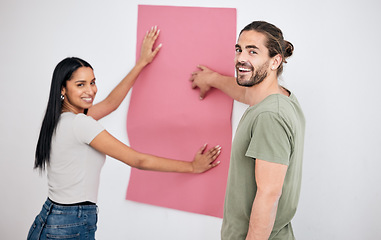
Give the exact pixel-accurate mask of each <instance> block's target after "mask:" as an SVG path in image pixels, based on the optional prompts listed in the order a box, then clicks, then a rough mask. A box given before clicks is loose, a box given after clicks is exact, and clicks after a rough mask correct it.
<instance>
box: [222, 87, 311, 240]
mask: <svg viewBox="0 0 381 240" xmlns="http://www.w3.org/2000/svg"><path fill="white" fill-rule="evenodd" d="M304 129H305V119H304V115H303V112H302V110H301V108H300V105H299V103H298V100H297V99H296V97H295V96H294V95H293V94H292V93H291V94H290V96H289V97H287V96H285V95H281V94H273V95H270V96H268V97H267V98H265V99H264V100H263V101H262V102H260V103H258V104H256V105H254V106H251V107H249V108H248V109H247V110H246V112H245V113H244V115H243V116H242V118H241V121H240V123H239V125H238V127H237V131H236V134H235V137H234V140H233V144H232V150H231V160H230V168H229V177H228V183H227V189H226V196H225V206H224V218H223V223H222V229H221V237H222V239H223V240H239V239H245V238H246V235H247V231H248V227H249V220H250V214H251V209H252V205H253V201H254V198H255V194H256V190H257V185H256V181H255V174H254V173H255V159H257V158H258V159H261V160H265V161H269V162H273V163H279V164H285V165H287V166H288V169H287V173H286V176H285V180H284V183H283V189H282V195H281V197H280V199H279V204H278V210H277V215H276V219H275V223H274V227H273V230H272V232H271V235H270V238H269V239H272V240H275V239H277V240H278V239H279V240H280V239H281V240H285V239H287V240H288V239H295V238H294V234H293V231H292V227H291V219H292V218H293V217H294V215H295V211H296V207H297V205H298V200H299V193H300V186H301V177H302V159H303V146H304Z"/></svg>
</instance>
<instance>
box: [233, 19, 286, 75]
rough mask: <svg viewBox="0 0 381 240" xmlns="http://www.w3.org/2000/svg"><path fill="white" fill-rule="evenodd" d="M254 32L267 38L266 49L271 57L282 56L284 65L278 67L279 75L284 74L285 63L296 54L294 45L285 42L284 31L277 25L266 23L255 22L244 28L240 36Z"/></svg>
mask: <svg viewBox="0 0 381 240" xmlns="http://www.w3.org/2000/svg"><path fill="white" fill-rule="evenodd" d="M250 30H254V31H257V32H260V33H263V34H265V35H266V37H267V43H266V47H267V49H268V50H269V56H270V57H274V56H275V55H277V54H280V55H281V56H282V63H281V64H280V65H279V67H278V71H277V75H278V76H279V75H281V74H282V72H283V63H287V61H286V59H287V58H289V57H291V55H292V53H293V52H294V45H292V43H290V42H289V41H286V40H284V38H283V33H282V31H281V30H280V29H279V28H278V27H276V26H275V25H273V24H271V23H268V22H265V21H254V22H252V23H250V24H248V25H247V26H246V27H244V28H243V29H242V30H241V32H240V33H239V35H241V33H242V32H244V31H250Z"/></svg>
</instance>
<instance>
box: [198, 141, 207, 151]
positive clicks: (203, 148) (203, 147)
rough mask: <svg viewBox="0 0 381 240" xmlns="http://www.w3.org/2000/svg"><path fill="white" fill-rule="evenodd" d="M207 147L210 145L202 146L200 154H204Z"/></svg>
mask: <svg viewBox="0 0 381 240" xmlns="http://www.w3.org/2000/svg"><path fill="white" fill-rule="evenodd" d="M207 145H208V144H207V143H205V144H204V146H202V147H201V148H200V149H199V150H198V154H203V153H204V151H205V149H206V146H207Z"/></svg>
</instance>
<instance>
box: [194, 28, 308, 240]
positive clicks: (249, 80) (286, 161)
mask: <svg viewBox="0 0 381 240" xmlns="http://www.w3.org/2000/svg"><path fill="white" fill-rule="evenodd" d="M293 50H294V48H293V45H292V44H291V43H290V42H288V41H285V40H284V39H283V34H282V32H281V30H280V29H278V28H277V27H276V26H274V25H272V24H270V23H267V22H263V21H256V22H252V23H251V24H249V25H247V26H246V27H245V28H244V29H243V30H242V31H241V32H240V35H239V38H238V42H237V44H236V56H235V64H236V66H235V67H236V82H237V84H238V85H237V84H235V82H234V78H232V77H228V76H222V75H220V74H218V73H216V72H213V71H212V70H210V69H208V68H206V67H204V66H200V69H201V70H200V71H197V72H194V73H193V74H192V78H191V81H192V87H193V88H195V87H198V88H200V98H201V99H202V98H203V97H205V95H206V93H207V92H208V90H209V89H210V88H211V87H215V88H218V89H220V90H222V91H224V92H225V93H227V94H228V95H229V96H231V97H232V98H234V99H235V100H238V101H241V102H244V103H246V104H249V105H250V106H249V107H248V109H247V110H246V112H245V113H244V114H243V116H242V118H241V121H240V123H239V125H238V127H237V132H236V134H235V137H234V140H233V144H232V150H231V161H230V169H229V177H228V184H227V189H226V197H225V206H224V219H223V223H222V230H221V237H222V239H223V240H226V239H229V240H230V239H250V240H251V239H253V240H254V239H255V240H259V239H260V240H265V239H282V240H283V239H287V240H288V239H295V237H294V234H293V230H292V227H291V219H292V218H293V216H294V215H295V211H296V207H297V204H298V199H299V193H300V186H301V175H302V158H303V145H304V129H305V119H304V115H303V112H302V110H301V108H300V105H299V103H298V101H297V99H296V97H295V95H294V94H293V93H291V92H290V91H289V90H287V89H285V88H284V87H282V86H280V85H279V84H278V77H279V75H280V74H281V73H282V71H283V63H286V59H287V58H288V57H290V56H291V55H292V52H293Z"/></svg>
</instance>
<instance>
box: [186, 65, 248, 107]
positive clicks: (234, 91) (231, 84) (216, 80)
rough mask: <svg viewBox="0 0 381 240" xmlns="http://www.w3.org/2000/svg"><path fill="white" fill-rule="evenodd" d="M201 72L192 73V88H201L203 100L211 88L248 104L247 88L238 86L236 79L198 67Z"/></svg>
mask: <svg viewBox="0 0 381 240" xmlns="http://www.w3.org/2000/svg"><path fill="white" fill-rule="evenodd" d="M198 68H199V69H200V70H198V71H195V72H193V73H192V77H191V78H190V81H192V88H196V87H198V88H200V99H203V98H204V97H205V95H206V93H207V92H208V91H209V90H210V88H212V87H214V88H217V89H219V90H221V91H223V92H224V93H226V94H227V95H229V96H230V97H231V98H233V99H234V100H237V101H239V102H242V103H246V104H248V102H247V101H246V100H245V93H246V88H245V87H241V86H239V85H238V84H237V82H236V80H235V78H234V77H230V76H225V75H221V74H219V73H217V72H214V71H212V70H211V69H209V68H207V67H205V66H198Z"/></svg>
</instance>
